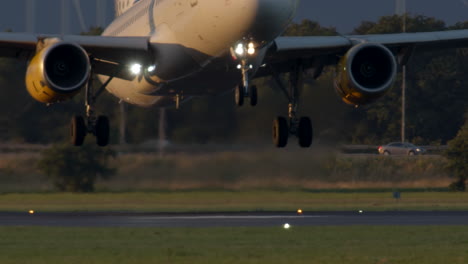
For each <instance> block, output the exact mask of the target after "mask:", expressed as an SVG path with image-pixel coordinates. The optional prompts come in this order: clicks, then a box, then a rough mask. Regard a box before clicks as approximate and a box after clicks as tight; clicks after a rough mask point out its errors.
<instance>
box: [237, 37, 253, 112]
mask: <svg viewBox="0 0 468 264" xmlns="http://www.w3.org/2000/svg"><path fill="white" fill-rule="evenodd" d="M231 53H232V56H233V57H234V58H235V59H236V60H238V61H239V65H237V68H238V69H239V70H240V71H241V73H242V83H241V84H239V85H238V86H237V87H236V90H235V97H234V98H235V102H236V105H238V106H242V105H244V101H245V98H249V99H250V105H251V106H256V105H257V102H258V98H257V86H255V85H252V86H250V79H249V71H250V70H252V68H253V66H252V64H250V63H249V56H253V55H254V54H255V47H254V43H253V42H250V43H248V44H245V43H239V44H238V45H237V47H236V48H235V49H232V50H231Z"/></svg>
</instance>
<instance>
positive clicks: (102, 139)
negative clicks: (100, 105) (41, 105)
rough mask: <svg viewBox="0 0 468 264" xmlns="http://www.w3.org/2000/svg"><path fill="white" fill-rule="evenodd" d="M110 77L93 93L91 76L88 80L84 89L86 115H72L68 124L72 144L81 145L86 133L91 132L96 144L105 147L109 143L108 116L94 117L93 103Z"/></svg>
mask: <svg viewBox="0 0 468 264" xmlns="http://www.w3.org/2000/svg"><path fill="white" fill-rule="evenodd" d="M112 79H113V77H109V79H108V80H107V81H106V82H105V83H104V84H103V85H102V86H101V87H100V88H99V90H98V91H97V92H96V93H95V94H93V91H92V83H93V78H92V77H91V78H90V80H89V81H88V85H87V86H86V89H85V97H86V100H85V106H86V117H85V118H83V117H82V116H74V117H73V118H72V120H71V124H70V132H71V133H70V134H71V142H72V144H73V145H74V146H81V145H83V143H84V140H85V138H86V135H87V134H93V135H94V136H95V137H96V143H97V145H98V146H101V147H105V146H107V145H108V144H109V131H110V129H109V127H110V126H109V118H107V116H98V117H96V114H95V111H94V105H95V103H96V99H97V98H98V97H99V95H100V94H101V93H102V92H103V91H104V89H105V88H106V86H107V85H108V84H109V83H110V81H111V80H112Z"/></svg>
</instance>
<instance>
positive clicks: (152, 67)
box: [148, 65, 156, 72]
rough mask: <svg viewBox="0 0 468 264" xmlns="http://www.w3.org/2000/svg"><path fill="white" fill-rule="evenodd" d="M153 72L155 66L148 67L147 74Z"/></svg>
mask: <svg viewBox="0 0 468 264" xmlns="http://www.w3.org/2000/svg"><path fill="white" fill-rule="evenodd" d="M154 70H156V65H151V66H149V67H148V72H153V71H154Z"/></svg>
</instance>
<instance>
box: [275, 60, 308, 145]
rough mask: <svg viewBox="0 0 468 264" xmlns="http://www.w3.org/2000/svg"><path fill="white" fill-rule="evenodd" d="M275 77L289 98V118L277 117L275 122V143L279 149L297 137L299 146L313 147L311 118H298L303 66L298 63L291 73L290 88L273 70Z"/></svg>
mask: <svg viewBox="0 0 468 264" xmlns="http://www.w3.org/2000/svg"><path fill="white" fill-rule="evenodd" d="M272 71H273V77H274V79H275V81H276V83H277V84H278V86H279V87H280V88H281V89H282V90H283V92H284V94H285V95H286V97H287V98H288V101H289V104H288V118H287V119H286V118H284V117H281V116H280V117H277V118H276V119H275V120H274V121H273V143H274V144H275V146H276V147H278V148H284V147H286V145H287V144H288V138H289V136H291V135H292V136H297V137H298V140H299V146H301V147H302V148H308V147H310V146H311V145H312V138H313V129H312V122H311V120H310V118H309V117H301V118H298V117H297V110H298V108H299V97H300V88H302V86H303V71H304V69H303V66H302V64H301V63H300V62H298V63H297V64H296V65H295V66H294V67H293V69H292V70H291V72H290V73H289V87H288V88H286V87H285V85H284V84H283V80H282V79H281V78H280V75H279V74H278V73H277V72H275V71H274V70H273V69H272Z"/></svg>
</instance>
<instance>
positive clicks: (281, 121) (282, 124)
mask: <svg viewBox="0 0 468 264" xmlns="http://www.w3.org/2000/svg"><path fill="white" fill-rule="evenodd" d="M288 137H289V129H288V122H287V121H286V118H284V117H277V118H276V119H275V120H274V121H273V143H274V144H275V146H276V147H278V148H284V147H286V145H287V144H288Z"/></svg>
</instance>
